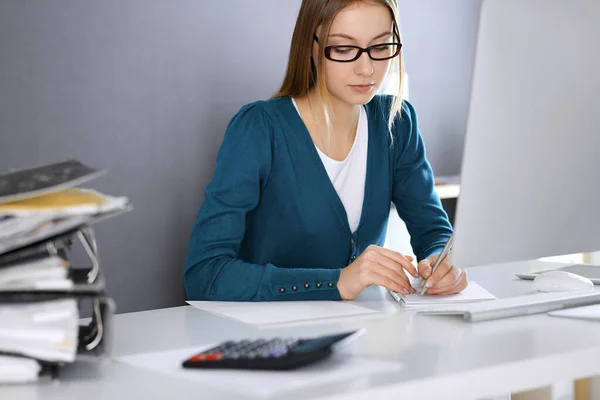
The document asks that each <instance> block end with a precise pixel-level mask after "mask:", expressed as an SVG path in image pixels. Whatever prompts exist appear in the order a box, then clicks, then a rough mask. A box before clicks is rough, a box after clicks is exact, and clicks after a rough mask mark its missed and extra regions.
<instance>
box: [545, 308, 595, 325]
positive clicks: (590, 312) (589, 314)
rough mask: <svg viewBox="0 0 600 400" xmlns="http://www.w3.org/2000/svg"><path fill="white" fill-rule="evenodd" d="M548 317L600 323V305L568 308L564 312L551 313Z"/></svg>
mask: <svg viewBox="0 0 600 400" xmlns="http://www.w3.org/2000/svg"><path fill="white" fill-rule="evenodd" d="M548 315H550V316H552V317H563V318H575V319H586V320H590V321H600V304H593V305H591V306H584V307H574V308H566V309H564V310H557V311H550V312H549V313H548Z"/></svg>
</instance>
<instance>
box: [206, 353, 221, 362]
mask: <svg viewBox="0 0 600 400" xmlns="http://www.w3.org/2000/svg"><path fill="white" fill-rule="evenodd" d="M221 358H223V353H210V354H207V355H206V361H218V360H220V359H221Z"/></svg>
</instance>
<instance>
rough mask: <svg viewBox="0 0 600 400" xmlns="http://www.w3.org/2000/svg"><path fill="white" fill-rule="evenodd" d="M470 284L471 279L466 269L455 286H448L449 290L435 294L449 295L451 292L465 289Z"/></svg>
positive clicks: (454, 292)
mask: <svg viewBox="0 0 600 400" xmlns="http://www.w3.org/2000/svg"><path fill="white" fill-rule="evenodd" d="M463 271H464V270H463ZM468 285H469V279H468V278H467V273H466V271H464V272H463V273H462V274H461V276H460V277H459V279H458V281H457V282H456V284H455V285H454V286H452V287H451V288H448V289H447V290H445V291H443V292H440V293H435V294H438V295H442V296H448V295H451V294H456V293H460V292H462V291H463V290H465V288H466V287H467V286H468Z"/></svg>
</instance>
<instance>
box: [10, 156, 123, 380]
mask: <svg viewBox="0 0 600 400" xmlns="http://www.w3.org/2000/svg"><path fill="white" fill-rule="evenodd" d="M104 173H105V171H104V170H97V169H95V168H92V167H90V166H87V165H85V164H82V163H81V162H79V161H77V160H66V161H61V162H58V163H54V164H50V165H44V166H39V167H34V168H28V169H22V170H14V171H9V172H7V173H0V384H2V383H22V382H32V381H37V380H38V379H39V378H40V377H41V376H44V375H51V376H56V374H57V372H58V371H59V369H60V367H61V366H64V365H66V364H67V363H73V362H76V361H77V360H79V359H96V360H102V359H105V358H107V357H110V350H111V318H112V315H113V313H114V310H115V304H114V302H113V300H112V299H111V298H110V297H109V296H108V294H107V292H106V288H105V281H104V278H103V275H102V273H101V269H100V262H99V259H98V249H97V245H96V241H95V238H94V231H93V226H94V224H96V223H97V222H99V221H102V220H105V219H107V218H111V217H115V216H117V215H119V214H121V213H123V212H125V211H129V210H130V209H131V206H130V204H129V201H128V199H127V198H126V197H113V196H108V195H105V194H102V193H99V192H97V191H95V190H91V189H83V188H78V187H77V186H79V185H82V184H84V183H86V182H89V181H91V180H92V179H94V178H97V177H99V176H101V175H103V174H104ZM74 246H81V247H82V248H83V251H84V252H85V254H86V255H87V259H88V260H89V262H88V263H86V265H74V263H73V262H72V252H73V249H74ZM82 309H91V310H92V317H91V319H89V318H88V319H86V320H89V322H85V323H84V322H82V321H84V319H81V318H80V317H81V310H82Z"/></svg>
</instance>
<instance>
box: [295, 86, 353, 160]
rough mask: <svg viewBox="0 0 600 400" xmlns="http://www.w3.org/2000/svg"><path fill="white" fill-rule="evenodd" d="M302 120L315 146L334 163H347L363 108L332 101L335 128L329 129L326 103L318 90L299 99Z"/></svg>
mask: <svg viewBox="0 0 600 400" xmlns="http://www.w3.org/2000/svg"><path fill="white" fill-rule="evenodd" d="M296 103H297V105H298V109H299V110H300V116H301V117H302V119H303V121H304V123H305V125H306V127H307V129H308V131H309V133H310V136H311V137H312V139H313V142H314V143H315V145H316V146H317V147H318V148H319V149H320V150H321V151H322V152H323V153H325V154H326V155H327V156H329V157H330V158H332V159H334V160H339V161H341V160H344V159H345V158H346V156H347V155H348V153H349V152H350V149H351V148H352V145H353V144H354V139H355V137H356V129H357V126H358V116H359V112H360V106H354V105H350V104H348V103H344V102H342V101H340V100H339V99H336V98H333V97H332V98H331V112H332V115H331V128H330V129H327V123H326V121H325V115H324V114H323V109H322V101H321V97H320V96H319V94H318V92H317V91H316V90H313V91H311V92H309V94H308V95H306V96H303V97H300V98H296Z"/></svg>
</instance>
